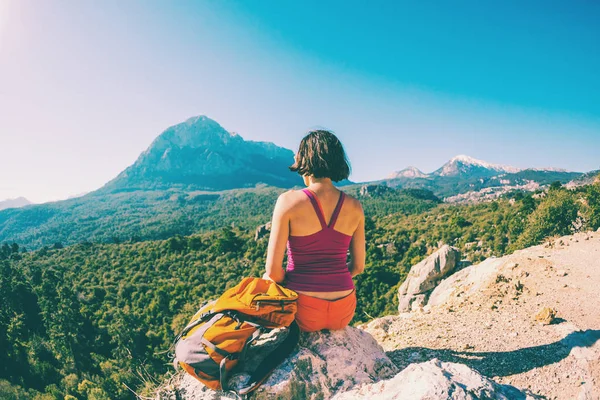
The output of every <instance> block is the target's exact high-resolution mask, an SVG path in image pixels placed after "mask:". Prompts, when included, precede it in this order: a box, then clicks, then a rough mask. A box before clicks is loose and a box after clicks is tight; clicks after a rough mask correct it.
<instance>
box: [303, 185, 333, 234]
mask: <svg viewBox="0 0 600 400" xmlns="http://www.w3.org/2000/svg"><path fill="white" fill-rule="evenodd" d="M302 191H303V192H304V193H305V194H306V195H307V196H308V198H309V199H310V202H311V203H312V206H313V208H314V209H315V212H316V213H317V217H319V222H320V223H321V228H323V229H325V228H327V223H325V216H324V215H323V209H322V208H321V204H320V203H319V199H317V196H315V194H314V193H313V192H312V191H311V190H310V189H302Z"/></svg>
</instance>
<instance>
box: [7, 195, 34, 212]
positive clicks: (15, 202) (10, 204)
mask: <svg viewBox="0 0 600 400" xmlns="http://www.w3.org/2000/svg"><path fill="white" fill-rule="evenodd" d="M29 204H33V203H31V202H30V201H29V200H27V199H26V198H25V197H17V198H16V199H6V200H2V201H0V210H5V209H7V208H20V207H25V206H28V205H29Z"/></svg>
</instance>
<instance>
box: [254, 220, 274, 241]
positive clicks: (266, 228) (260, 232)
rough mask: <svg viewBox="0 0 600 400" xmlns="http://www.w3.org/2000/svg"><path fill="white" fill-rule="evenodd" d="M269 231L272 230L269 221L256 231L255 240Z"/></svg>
mask: <svg viewBox="0 0 600 400" xmlns="http://www.w3.org/2000/svg"><path fill="white" fill-rule="evenodd" d="M269 232H271V222H267V223H266V224H264V225H260V226H259V227H258V228H256V230H255V231H254V241H258V240H260V239H262V238H263V237H265V236H266V235H267V234H268V233H269Z"/></svg>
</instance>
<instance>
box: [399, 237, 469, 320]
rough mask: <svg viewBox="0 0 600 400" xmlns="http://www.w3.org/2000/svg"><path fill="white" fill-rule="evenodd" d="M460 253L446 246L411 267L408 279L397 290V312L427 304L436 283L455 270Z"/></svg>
mask: <svg viewBox="0 0 600 400" xmlns="http://www.w3.org/2000/svg"><path fill="white" fill-rule="evenodd" d="M459 260H460V251H458V249H457V248H455V247H451V246H448V245H444V246H442V247H441V248H440V249H439V250H438V251H436V252H435V253H433V254H432V255H430V256H429V257H427V258H426V259H424V260H423V261H421V262H420V263H418V264H416V265H413V267H412V268H411V269H410V272H409V273H408V277H407V278H406V280H405V281H404V283H402V285H401V286H400V289H398V302H399V306H398V311H399V312H408V311H412V310H415V309H417V308H419V307H423V306H425V305H426V304H427V301H428V299H429V295H430V294H431V292H432V291H433V289H435V287H436V286H437V285H438V283H439V282H440V281H441V280H442V279H444V278H445V277H447V276H448V275H450V274H451V273H452V272H454V270H455V269H456V267H457V265H458V262H459Z"/></svg>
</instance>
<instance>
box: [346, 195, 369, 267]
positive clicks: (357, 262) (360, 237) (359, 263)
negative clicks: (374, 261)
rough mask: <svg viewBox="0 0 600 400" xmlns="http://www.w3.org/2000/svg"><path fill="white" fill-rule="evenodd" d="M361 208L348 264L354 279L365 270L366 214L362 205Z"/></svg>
mask: <svg viewBox="0 0 600 400" xmlns="http://www.w3.org/2000/svg"><path fill="white" fill-rule="evenodd" d="M359 207H360V220H359V222H358V227H357V228H356V230H355V231H354V234H353V235H352V240H351V241H350V262H348V270H349V271H350V274H351V275H352V277H355V276H356V275H358V274H360V273H361V272H363V271H364V270H365V258H366V249H365V247H366V245H365V214H364V212H363V209H362V206H360V203H359Z"/></svg>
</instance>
